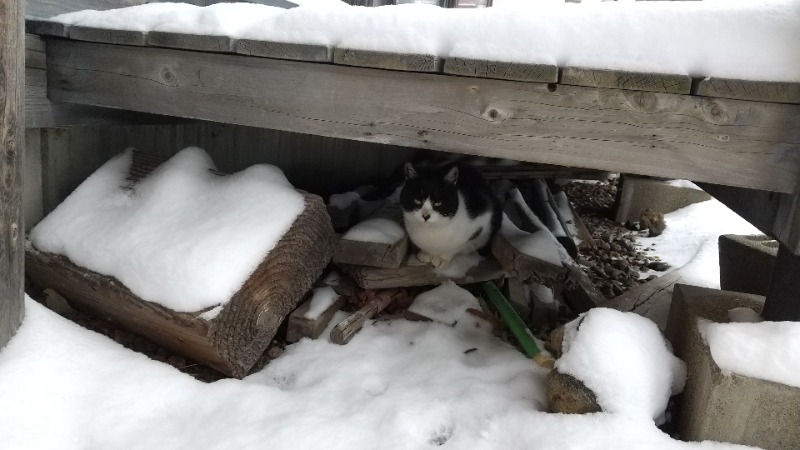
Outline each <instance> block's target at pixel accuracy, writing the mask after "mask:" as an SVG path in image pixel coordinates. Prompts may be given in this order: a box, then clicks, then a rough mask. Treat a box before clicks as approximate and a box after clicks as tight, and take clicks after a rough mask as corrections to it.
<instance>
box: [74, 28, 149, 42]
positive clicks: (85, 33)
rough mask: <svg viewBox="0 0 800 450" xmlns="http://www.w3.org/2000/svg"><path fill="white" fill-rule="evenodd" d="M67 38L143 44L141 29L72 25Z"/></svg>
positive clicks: (143, 34) (143, 35)
mask: <svg viewBox="0 0 800 450" xmlns="http://www.w3.org/2000/svg"><path fill="white" fill-rule="evenodd" d="M69 38H70V39H76V40H79V41H89V42H103V43H107V44H119V45H144V44H145V33H144V32H142V31H130V30H110V29H107V28H94V27H83V26H76V25H73V26H71V27H69Z"/></svg>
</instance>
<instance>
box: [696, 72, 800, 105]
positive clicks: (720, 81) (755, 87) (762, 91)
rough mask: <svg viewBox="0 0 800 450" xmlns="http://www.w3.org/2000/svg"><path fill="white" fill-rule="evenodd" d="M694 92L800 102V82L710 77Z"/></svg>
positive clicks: (705, 94)
mask: <svg viewBox="0 0 800 450" xmlns="http://www.w3.org/2000/svg"><path fill="white" fill-rule="evenodd" d="M694 94H696V95H703V96H706V97H724V98H738V99H741V100H755V101H761V102H778V103H800V83H785V82H779V81H750V80H733V79H730V78H713V77H709V78H705V79H703V80H701V81H700V82H699V83H698V84H697V89H696V91H695V92H694Z"/></svg>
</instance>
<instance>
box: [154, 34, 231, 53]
mask: <svg viewBox="0 0 800 450" xmlns="http://www.w3.org/2000/svg"><path fill="white" fill-rule="evenodd" d="M147 45H150V46H154V47H167V48H180V49H185V50H197V51H202V52H222V53H231V52H233V49H234V41H233V39H232V38H231V37H229V36H207V35H201V34H186V33H169V32H166V31H151V32H149V33H147Z"/></svg>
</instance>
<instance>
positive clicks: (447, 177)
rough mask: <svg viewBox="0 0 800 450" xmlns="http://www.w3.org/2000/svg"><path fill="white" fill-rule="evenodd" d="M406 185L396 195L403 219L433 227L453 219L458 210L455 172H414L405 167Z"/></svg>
mask: <svg viewBox="0 0 800 450" xmlns="http://www.w3.org/2000/svg"><path fill="white" fill-rule="evenodd" d="M405 172H406V184H405V186H404V187H403V190H402V191H401V192H400V205H401V206H402V207H403V212H404V213H405V215H406V216H407V217H408V216H411V217H413V218H414V219H415V220H417V221H419V222H421V223H430V224H435V223H438V222H441V221H444V220H448V219H449V218H451V217H453V216H454V215H455V214H456V211H457V210H458V189H457V188H456V184H455V183H456V181H457V179H458V168H457V167H454V168H452V169H450V170H449V171H447V172H446V173H442V172H431V173H423V172H418V171H417V170H416V169H415V168H414V166H413V165H411V163H406V166H405Z"/></svg>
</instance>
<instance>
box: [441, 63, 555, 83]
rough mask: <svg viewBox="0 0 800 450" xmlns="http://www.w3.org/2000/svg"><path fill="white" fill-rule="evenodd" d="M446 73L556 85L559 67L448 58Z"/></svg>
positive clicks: (445, 65) (445, 67)
mask: <svg viewBox="0 0 800 450" xmlns="http://www.w3.org/2000/svg"><path fill="white" fill-rule="evenodd" d="M443 70H444V73H447V74H450V75H461V76H466V77H479V78H496V79H498V80H512V81H526V82H533V83H555V82H557V81H558V67H557V66H556V65H554V64H523V63H513V62H499V61H487V60H481V59H470V58H457V57H456V58H447V59H445V61H444V69H443Z"/></svg>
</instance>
